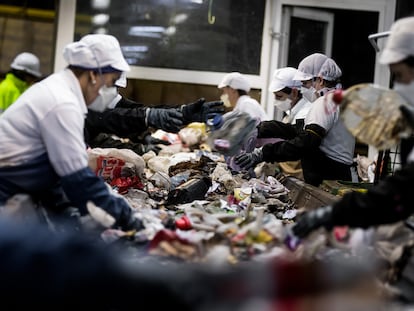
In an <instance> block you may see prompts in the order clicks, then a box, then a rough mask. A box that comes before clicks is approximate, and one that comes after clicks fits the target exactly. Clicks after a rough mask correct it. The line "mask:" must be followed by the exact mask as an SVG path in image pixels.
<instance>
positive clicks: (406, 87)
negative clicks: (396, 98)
mask: <svg viewBox="0 0 414 311" xmlns="http://www.w3.org/2000/svg"><path fill="white" fill-rule="evenodd" d="M393 90H394V91H396V92H397V93H398V94H400V95H401V96H402V97H403V98H404V99H405V100H406V101H407V103H408V104H409V105H410V106H412V107H414V80H412V81H411V82H410V83H408V84H405V83H399V82H394V86H393Z"/></svg>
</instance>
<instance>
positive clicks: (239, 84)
mask: <svg viewBox="0 0 414 311" xmlns="http://www.w3.org/2000/svg"><path fill="white" fill-rule="evenodd" d="M226 86H229V87H231V88H232V89H235V90H242V91H245V92H249V91H250V82H249V80H247V78H246V77H244V76H243V75H242V74H241V73H240V72H231V73H228V74H226V75H225V76H224V77H223V80H221V82H220V83H219V85H218V88H219V89H221V88H223V87H226Z"/></svg>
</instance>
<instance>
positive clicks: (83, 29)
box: [75, 0, 266, 75]
mask: <svg viewBox="0 0 414 311" xmlns="http://www.w3.org/2000/svg"><path fill="white" fill-rule="evenodd" d="M265 2H266V1H265V0H255V1H249V0H174V1H172V0H171V1H168V0H134V1H132V0H131V1H124V0H112V1H111V0H99V1H98V0H92V1H80V0H78V1H77V8H76V13H77V18H76V27H75V39H76V40H77V39H79V38H80V37H81V36H83V35H85V34H87V33H108V34H112V35H114V36H116V37H117V38H118V40H119V41H120V43H121V46H122V50H123V53H124V56H125V58H126V59H127V61H128V62H129V64H130V65H133V66H144V67H156V68H168V69H185V70H197V71H217V72H230V71H240V72H243V73H246V74H257V75H258V74H259V73H260V57H261V45H262V32H263V22H264V10H265Z"/></svg>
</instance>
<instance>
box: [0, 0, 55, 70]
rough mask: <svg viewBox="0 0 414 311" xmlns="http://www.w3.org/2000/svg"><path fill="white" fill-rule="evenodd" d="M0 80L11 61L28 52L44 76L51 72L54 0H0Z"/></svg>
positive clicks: (53, 38)
mask: <svg viewBox="0 0 414 311" xmlns="http://www.w3.org/2000/svg"><path fill="white" fill-rule="evenodd" d="M0 34H1V36H0V78H2V77H3V75H4V74H5V73H6V72H7V71H9V70H10V64H11V62H12V61H13V59H14V58H15V57H16V55H18V54H19V53H22V52H31V53H33V54H35V55H36V56H38V57H39V59H40V71H41V72H42V74H44V75H45V76H46V75H48V74H50V73H51V72H52V71H53V55H54V45H55V0H44V1H37V0H24V1H23V0H9V1H7V0H0Z"/></svg>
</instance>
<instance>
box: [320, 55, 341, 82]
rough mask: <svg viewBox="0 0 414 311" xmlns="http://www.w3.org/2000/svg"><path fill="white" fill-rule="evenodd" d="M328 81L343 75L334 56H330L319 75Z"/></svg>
mask: <svg viewBox="0 0 414 311" xmlns="http://www.w3.org/2000/svg"><path fill="white" fill-rule="evenodd" d="M317 76H318V77H321V78H323V79H325V80H328V81H335V80H338V79H339V78H340V77H341V76H342V70H341V68H339V66H338V65H337V64H336V63H335V61H334V60H333V59H332V58H328V59H327V60H326V61H325V62H324V63H323V65H322V67H321V70H319V73H318V75H317Z"/></svg>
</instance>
